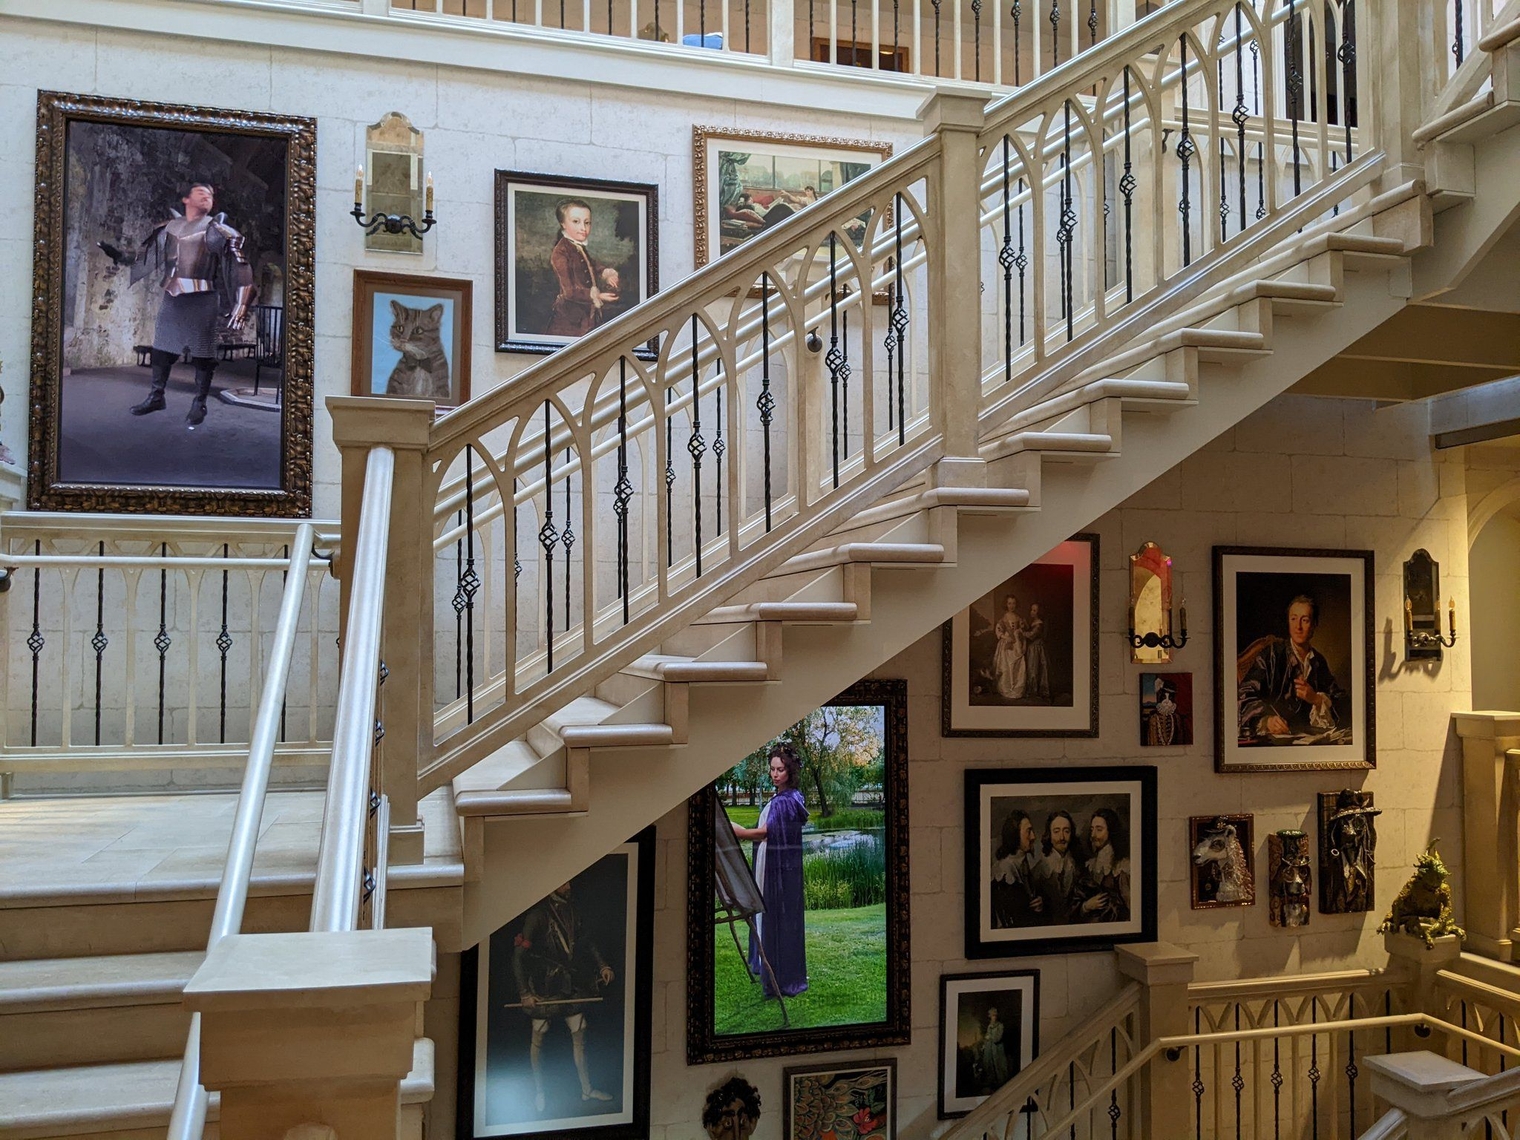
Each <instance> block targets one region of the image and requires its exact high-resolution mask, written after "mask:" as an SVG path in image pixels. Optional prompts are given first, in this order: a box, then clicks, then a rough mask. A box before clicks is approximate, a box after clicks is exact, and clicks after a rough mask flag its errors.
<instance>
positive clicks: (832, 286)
mask: <svg viewBox="0 0 1520 1140" xmlns="http://www.w3.org/2000/svg"><path fill="white" fill-rule="evenodd" d="M837 244H838V239H837V238H836V237H835V235H834V231H833V230H830V231H829V351H828V352H827V353H825V354H824V357H823V362H824V364H825V365H827V366H828V370H829V393H830V409H831V425H832V430H833V443H834V486H835V488H836V489H837V488H838V486H839V382H840V380H841V379H842V378H843V377H845V376H848V375H849V370H848V367H847V366H846V365H845V362H844V354H843V353H841V352H840V351H839V285H838V267H839V262H838V256H837V252H836V246H837Z"/></svg>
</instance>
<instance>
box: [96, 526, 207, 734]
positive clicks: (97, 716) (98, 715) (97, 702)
mask: <svg viewBox="0 0 1520 1140" xmlns="http://www.w3.org/2000/svg"><path fill="white" fill-rule="evenodd" d="M227 549H228V547H227V543H225V542H224V543H222V557H223V558H226V557H227ZM231 648H232V637H231V636H230V635H229V634H228V633H227V570H226V568H225V567H224V568H223V570H222V629H221V632H220V633H218V634H217V635H216V649H217V652H218V653H220V654H221V655H222V667H221V677H222V681H221V696H220V708H221V716H220V733H221V741H222V743H223V744H225V743H226V742H227V651H228V650H229V649H231ZM97 703H98V702H97ZM96 715H97V718H98V716H99V714H98V713H97V714H96ZM96 743H99V741H97V742H96Z"/></svg>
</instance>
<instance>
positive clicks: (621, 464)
mask: <svg viewBox="0 0 1520 1140" xmlns="http://www.w3.org/2000/svg"><path fill="white" fill-rule="evenodd" d="M632 499H633V484H632V482H630V481H629V479H628V358H627V357H626V356H619V357H618V457H617V482H616V483H614V484H613V487H612V510H613V513H615V514H616V515H617V520H618V596H619V597H620V598H622V599H623V624H624V625H627V624H628V504H629V503H630V502H631V501H632Z"/></svg>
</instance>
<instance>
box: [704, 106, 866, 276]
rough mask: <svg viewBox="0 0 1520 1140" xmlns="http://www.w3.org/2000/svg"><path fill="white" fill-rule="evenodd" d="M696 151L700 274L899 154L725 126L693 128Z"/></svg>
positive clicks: (855, 142)
mask: <svg viewBox="0 0 1520 1140" xmlns="http://www.w3.org/2000/svg"><path fill="white" fill-rule="evenodd" d="M692 146H693V165H694V175H695V186H696V221H697V237H696V253H697V268H698V269H701V268H702V266H704V265H706V264H707V263H708V262H709V261H712V260H714V259H716V258H718V257H721V256H722V255H723V254H725V253H729V252H731V251H732V250H735V249H738V248H739V247H740V246H741V245H743V244H744V243H745V242H747V241H748V240H749V239H750V238H752V237H754V236H756V235H757V234H761V233H764V232H765V231H766V230H768V229H770V228H771V227H772V226H774V225H776V224H777V223H779V222H783V221H785V220H786V219H787V218H790V217H791V216H792V215H793V214H795V213H797V212H798V211H799V210H802V209H804V208H806V207H807V206H810V205H812V203H814V202H816V201H818V199H819V198H823V197H826V196H827V195H828V194H830V193H831V192H832V191H834V190H837V189H839V187H841V186H843V185H844V184H845V183H846V182H849V181H851V180H852V179H855V178H859V177H860V176H861V175H862V174H864V173H866V171H868V170H870V169H871V168H872V167H874V166H879V165H881V163H883V162H884V161H886V160H887V159H888V158H890V157H891V155H892V144H891V143H877V142H871V141H870V140H868V139H837V138H825V137H822V136H818V135H793V134H779V133H777V132H774V131H747V130H733V129H729V128H724V127H694V128H692ZM859 226H860V237H863V236H864V234H865V226H866V221H865V219H860V220H859ZM846 228H847V229H848V227H846ZM851 236H852V237H854V236H855V235H853V234H852V235H851ZM856 240H857V241H858V240H859V237H856Z"/></svg>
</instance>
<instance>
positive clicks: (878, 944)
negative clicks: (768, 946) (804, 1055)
mask: <svg viewBox="0 0 1520 1140" xmlns="http://www.w3.org/2000/svg"><path fill="white" fill-rule="evenodd" d="M886 931H887V908H886V906H885V905H878V906H863V907H856V908H853V909H849V910H810V911H808V912H807V935H806V938H807V964H808V989H807V991H806V992H805V993H801V994H798V995H797V996H796V997H793V998H787V999H786V1008H787V1013H788V1014H789V1015H790V1018H791V1021H790V1023H789V1026H788V1027H789V1028H791V1029H808V1028H812V1027H815V1026H820V1025H856V1024H860V1023H867V1024H869V1023H871V1022H879V1021H884V1020H886V1016H887V947H886ZM739 944H740V945H741V946H743V947H745V948H746V949H747V948H748V945H749V940H748V934H747V931H746V930H745V929H744V927H743V926H742V925H741V926H740V928H739ZM713 974H714V994H713V1029H714V1030H715V1031H716V1032H717V1033H720V1034H737V1033H764V1032H767V1031H769V1030H773V1029H780V1028H781V1007H780V1004H779V1003H778V1002H776V1001H774V1000H772V1001H766V1000H765V999H763V998H762V997H761V996H760V983H759V982H751V981H750V980H749V973H748V971H746V970H745V968H744V963H743V961H742V960H741V959H740V957H739V954H738V952H737V951H735V950H734V940H733V938H732V937H731V936H730V935H729V933H728V927H727V926H720V927H718V928H717V929H716V930H715V931H714V942H713Z"/></svg>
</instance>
